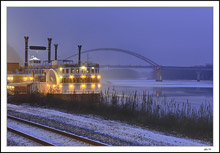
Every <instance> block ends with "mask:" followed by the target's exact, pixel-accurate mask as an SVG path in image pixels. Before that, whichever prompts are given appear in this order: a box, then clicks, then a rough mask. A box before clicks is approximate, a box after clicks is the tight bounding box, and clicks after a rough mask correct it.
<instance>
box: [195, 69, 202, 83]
mask: <svg viewBox="0 0 220 153" xmlns="http://www.w3.org/2000/svg"><path fill="white" fill-rule="evenodd" d="M196 75H197V82H200V75H201V72H200V71H197V72H196Z"/></svg>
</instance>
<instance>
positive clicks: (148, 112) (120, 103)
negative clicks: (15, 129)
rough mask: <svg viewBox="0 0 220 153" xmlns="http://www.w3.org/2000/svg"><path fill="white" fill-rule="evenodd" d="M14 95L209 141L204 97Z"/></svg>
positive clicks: (209, 112) (209, 113)
mask: <svg viewBox="0 0 220 153" xmlns="http://www.w3.org/2000/svg"><path fill="white" fill-rule="evenodd" d="M14 97H15V98H11V97H10V101H9V102H12V103H23V102H28V103H29V104H31V105H35V106H43V107H48V108H56V109H60V110H63V111H67V112H70V113H83V114H94V115H100V116H102V117H103V118H105V119H111V120H119V121H123V122H127V123H129V124H135V125H140V126H143V127H148V128H152V129H157V130H161V131H165V132H169V133H173V134H176V133H178V134H180V135H182V136H186V137H190V138H197V139H201V140H206V141H209V142H212V141H213V113H212V107H211V104H210V102H207V101H206V102H205V103H202V104H201V105H200V107H199V108H195V107H192V106H191V104H190V102H189V101H188V100H186V102H182V103H177V102H176V100H175V99H174V98H173V99H171V100H170V101H168V100H167V98H166V97H164V98H163V99H162V100H157V99H156V98H154V95H151V94H149V92H148V93H147V92H146V91H143V93H142V94H141V95H138V93H137V91H133V92H130V93H126V92H125V91H122V92H121V94H119V93H118V92H117V91H115V90H113V91H109V89H108V90H106V91H101V93H100V95H99V96H97V94H89V95H86V94H85V96H78V97H77V96H76V97H75V98H73V99H71V100H67V101H65V100H62V101H61V100H60V99H58V98H57V97H53V96H51V95H46V96H43V95H41V94H39V93H34V94H31V95H29V96H28V98H27V97H25V98H24V97H22V96H17V97H16V95H15V96H14Z"/></svg>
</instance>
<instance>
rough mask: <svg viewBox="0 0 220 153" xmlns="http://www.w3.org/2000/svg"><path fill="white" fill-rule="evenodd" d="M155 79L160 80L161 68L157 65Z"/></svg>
mask: <svg viewBox="0 0 220 153" xmlns="http://www.w3.org/2000/svg"><path fill="white" fill-rule="evenodd" d="M156 81H162V74H161V68H160V67H159V66H157V69H156Z"/></svg>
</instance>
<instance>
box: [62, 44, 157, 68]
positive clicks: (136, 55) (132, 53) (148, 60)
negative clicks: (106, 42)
mask: <svg viewBox="0 0 220 153" xmlns="http://www.w3.org/2000/svg"><path fill="white" fill-rule="evenodd" d="M98 51H107V52H121V53H125V54H129V55H132V56H135V57H137V58H139V59H141V60H143V61H145V62H147V63H148V64H150V65H152V66H154V67H158V66H159V64H157V63H156V62H154V61H152V60H150V59H149V58H147V57H145V56H143V55H141V54H138V53H135V52H132V51H129V50H124V49H119V48H95V49H89V50H85V51H82V54H84V53H89V52H98ZM76 55H78V54H73V55H71V56H69V57H67V58H65V60H66V59H69V58H71V57H74V56H76Z"/></svg>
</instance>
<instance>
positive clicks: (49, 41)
mask: <svg viewBox="0 0 220 153" xmlns="http://www.w3.org/2000/svg"><path fill="white" fill-rule="evenodd" d="M51 41H52V38H48V63H50V54H51V51H50V49H51Z"/></svg>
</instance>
